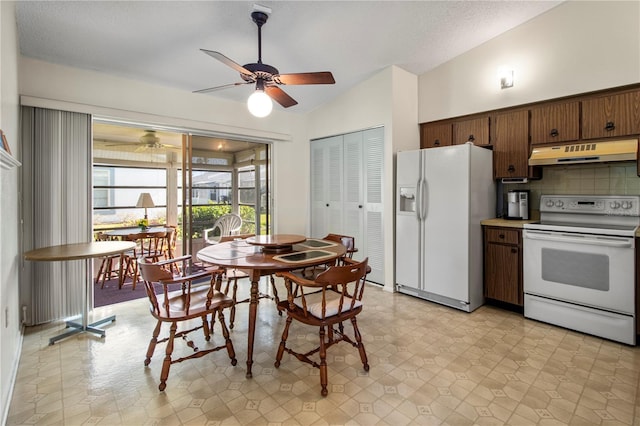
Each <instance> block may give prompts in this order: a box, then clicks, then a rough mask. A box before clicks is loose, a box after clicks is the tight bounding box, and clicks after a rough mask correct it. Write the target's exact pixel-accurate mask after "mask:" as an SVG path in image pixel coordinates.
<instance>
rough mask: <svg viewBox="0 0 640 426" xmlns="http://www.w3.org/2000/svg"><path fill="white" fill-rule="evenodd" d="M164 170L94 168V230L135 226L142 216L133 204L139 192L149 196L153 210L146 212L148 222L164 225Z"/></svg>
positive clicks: (141, 211) (165, 183) (165, 176)
mask: <svg viewBox="0 0 640 426" xmlns="http://www.w3.org/2000/svg"><path fill="white" fill-rule="evenodd" d="M166 188H167V172H166V169H155V168H142V167H119V166H106V165H94V167H93V225H94V229H97V230H99V229H107V228H114V227H120V226H135V225H136V224H137V222H138V220H140V219H142V218H143V217H144V209H143V208H137V207H136V203H137V202H138V197H139V196H140V193H142V192H148V193H150V194H151V198H152V199H153V202H154V204H155V206H156V207H155V208H149V209H147V213H148V216H149V221H150V222H164V221H165V220H164V219H165V214H166V213H165V212H166V208H165V207H166V200H167V189H166Z"/></svg>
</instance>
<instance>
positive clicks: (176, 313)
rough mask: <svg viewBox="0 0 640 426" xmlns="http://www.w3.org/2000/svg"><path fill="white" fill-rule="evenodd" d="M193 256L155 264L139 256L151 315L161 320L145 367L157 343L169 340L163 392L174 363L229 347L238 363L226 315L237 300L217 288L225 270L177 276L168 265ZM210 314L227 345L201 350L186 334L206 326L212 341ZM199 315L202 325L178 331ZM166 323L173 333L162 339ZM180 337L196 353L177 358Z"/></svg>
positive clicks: (204, 328) (163, 369)
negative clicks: (174, 348) (183, 324)
mask: <svg viewBox="0 0 640 426" xmlns="http://www.w3.org/2000/svg"><path fill="white" fill-rule="evenodd" d="M190 258H191V256H189V255H187V256H181V257H179V258H175V259H169V260H162V261H159V262H155V263H152V262H150V261H149V259H148V258H145V257H144V256H140V257H139V258H138V259H137V263H138V267H139V268H140V275H141V277H142V280H143V282H144V286H145V289H146V292H147V296H148V297H149V302H150V307H149V310H150V312H151V315H153V317H154V318H155V319H156V320H157V323H156V327H155V328H154V330H153V335H152V337H151V341H150V342H149V347H148V349H147V355H146V358H145V360H144V365H145V366H148V365H149V364H150V363H151V357H152V356H153V353H154V351H155V348H156V345H157V344H158V343H164V342H167V346H166V350H165V357H164V361H163V363H162V371H161V373H160V385H159V386H158V389H160V391H163V390H164V389H165V388H166V386H167V379H168V377H169V369H170V368H171V365H172V364H175V363H178V362H182V361H185V360H187V359H192V358H200V357H201V356H204V355H206V354H208V353H211V352H215V351H219V350H222V349H226V350H227V354H228V355H229V359H230V360H231V365H236V363H237V360H236V354H235V350H234V348H233V343H232V341H231V338H230V337H229V330H228V329H227V325H226V322H225V319H224V314H223V310H224V309H225V308H229V307H231V306H232V305H233V300H231V298H229V297H227V296H225V295H224V294H223V293H221V292H219V291H217V290H216V289H215V282H216V277H217V275H218V274H220V273H222V271H221V270H220V269H211V270H204V271H200V272H198V273H195V274H191V275H183V276H177V277H176V276H174V274H173V273H172V272H171V268H170V267H168V266H169V265H170V264H171V263H176V262H186V261H187V260H190ZM182 270H183V271H185V270H186V268H182ZM209 315H211V316H212V317H214V316H217V317H218V323H219V324H220V328H221V329H222V337H223V338H224V344H221V345H219V346H215V347H210V348H207V349H199V348H198V347H196V346H195V344H194V342H193V341H192V340H187V338H186V336H187V334H188V333H191V332H192V331H196V330H199V329H202V330H203V332H204V338H205V340H206V341H207V342H209V341H210V340H211V334H213V329H210V328H209V319H208V316H209ZM197 318H201V320H202V325H200V326H197V327H195V328H194V327H192V325H189V327H188V329H186V330H181V331H178V323H184V322H185V321H188V320H192V319H197ZM163 323H170V324H171V326H170V329H169V336H168V337H164V338H162V339H160V340H159V339H158V336H159V335H160V329H161V327H162V324H163ZM176 337H178V338H182V339H181V340H184V341H185V342H186V344H187V346H188V347H189V348H191V349H193V351H194V353H192V354H191V355H188V356H185V357H181V358H178V359H173V358H172V357H171V355H172V353H173V347H174V340H175V338H176Z"/></svg>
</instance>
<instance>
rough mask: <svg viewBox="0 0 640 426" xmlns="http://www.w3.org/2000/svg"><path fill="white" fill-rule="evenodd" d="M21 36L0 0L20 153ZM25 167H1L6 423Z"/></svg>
mask: <svg viewBox="0 0 640 426" xmlns="http://www.w3.org/2000/svg"><path fill="white" fill-rule="evenodd" d="M18 111H19V108H18V39H17V33H16V23H15V6H14V3H13V2H6V1H2V2H0V128H2V130H3V131H4V132H5V134H6V136H7V139H8V141H9V143H10V146H11V151H12V153H13V154H14V156H15V157H17V158H18V159H20V144H19V143H18V125H19V120H18ZM19 179H20V168H13V169H9V170H4V169H0V224H2V226H0V242H1V243H0V309H1V311H0V416H1V417H2V418H1V419H0V423H2V424H4V420H5V418H6V414H7V413H6V411H7V410H8V407H9V397H10V396H11V392H12V388H13V380H14V375H15V372H16V371H17V367H18V361H19V355H20V346H21V342H22V335H21V332H20V330H21V326H20V318H21V314H20V303H19V287H18V286H19V270H20V266H21V264H22V260H21V253H22V250H21V244H20V234H19V231H20V220H19V217H20V216H19V212H20V209H19V205H20V194H19V192H18V187H19Z"/></svg>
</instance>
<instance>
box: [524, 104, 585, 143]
mask: <svg viewBox="0 0 640 426" xmlns="http://www.w3.org/2000/svg"><path fill="white" fill-rule="evenodd" d="M530 114H531V123H530V126H531V128H530V132H531V144H532V145H536V144H544V143H554V142H557V143H560V142H569V141H576V140H578V139H579V138H580V102H578V101H574V102H560V103H554V104H550V105H540V106H538V107H535V108H532V109H531V110H530Z"/></svg>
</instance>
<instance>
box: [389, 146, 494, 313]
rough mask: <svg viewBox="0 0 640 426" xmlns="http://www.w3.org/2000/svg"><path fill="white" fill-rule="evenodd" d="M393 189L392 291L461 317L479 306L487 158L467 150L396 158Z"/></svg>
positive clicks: (488, 208)
mask: <svg viewBox="0 0 640 426" xmlns="http://www.w3.org/2000/svg"><path fill="white" fill-rule="evenodd" d="M396 185H397V186H396V232H395V249H396V269H395V275H396V290H397V291H399V292H402V293H406V294H410V295H413V296H416V297H420V298H423V299H427V300H430V301H433V302H437V303H440V304H443V305H447V306H451V307H454V308H457V309H461V310H463V311H466V312H471V311H473V310H474V309H476V308H478V307H479V306H481V305H482V304H483V303H484V296H483V285H482V283H483V247H482V228H481V226H480V221H481V220H483V219H489V218H492V217H495V206H496V190H495V181H494V180H493V152H492V151H491V150H489V149H487V148H480V147H477V146H475V145H473V144H471V143H466V144H464V145H453V146H445V147H439V148H429V149H421V150H418V151H401V152H398V153H397V163H396Z"/></svg>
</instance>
